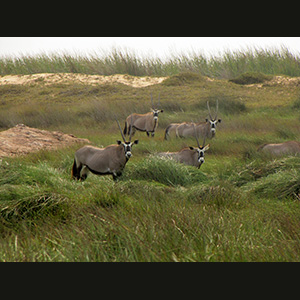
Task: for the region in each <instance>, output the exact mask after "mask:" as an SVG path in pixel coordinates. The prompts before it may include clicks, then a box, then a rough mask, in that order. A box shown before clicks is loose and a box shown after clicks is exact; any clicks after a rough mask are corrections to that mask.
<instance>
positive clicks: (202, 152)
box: [190, 144, 209, 165]
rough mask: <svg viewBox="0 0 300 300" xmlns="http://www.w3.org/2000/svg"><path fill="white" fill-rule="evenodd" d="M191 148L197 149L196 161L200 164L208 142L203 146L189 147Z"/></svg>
mask: <svg viewBox="0 0 300 300" xmlns="http://www.w3.org/2000/svg"><path fill="white" fill-rule="evenodd" d="M190 149H191V150H195V151H197V154H198V162H199V163H200V165H202V164H203V163H204V161H205V160H204V152H205V151H206V150H208V149H209V144H208V145H206V146H205V147H200V148H199V147H198V148H194V147H190Z"/></svg>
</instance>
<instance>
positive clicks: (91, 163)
mask: <svg viewBox="0 0 300 300" xmlns="http://www.w3.org/2000/svg"><path fill="white" fill-rule="evenodd" d="M116 121H117V123H118V126H119V129H120V132H121V135H122V138H123V141H124V142H121V141H119V140H118V141H117V143H118V144H117V145H109V146H107V147H105V148H97V147H93V146H84V147H82V148H80V149H79V150H77V151H76V153H75V159H74V163H73V168H72V178H74V179H78V180H79V179H80V180H85V179H86V178H87V175H88V172H89V171H91V172H92V173H94V174H96V175H112V176H113V179H114V180H116V179H117V178H118V176H121V175H122V171H123V169H124V167H125V165H126V163H127V161H128V160H129V158H130V157H131V148H132V145H133V144H137V143H138V140H135V141H134V142H133V143H131V135H130V137H129V142H126V140H125V137H124V135H123V133H122V129H121V127H120V124H119V122H118V120H116Z"/></svg>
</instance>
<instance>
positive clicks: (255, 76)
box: [229, 72, 273, 84]
mask: <svg viewBox="0 0 300 300" xmlns="http://www.w3.org/2000/svg"><path fill="white" fill-rule="evenodd" d="M272 78H273V76H271V75H265V74H263V73H260V72H257V73H256V72H249V73H243V74H241V75H239V76H238V77H236V78H233V79H229V81H230V82H233V83H237V84H253V83H264V82H265V81H269V80H271V79H272Z"/></svg>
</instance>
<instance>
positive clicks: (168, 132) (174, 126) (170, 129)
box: [165, 123, 182, 140]
mask: <svg viewBox="0 0 300 300" xmlns="http://www.w3.org/2000/svg"><path fill="white" fill-rule="evenodd" d="M181 124H182V123H171V124H169V125H168V126H167V128H166V130H165V140H168V139H169V138H170V136H171V135H174V136H177V133H176V129H177V127H178V126H179V125H181Z"/></svg>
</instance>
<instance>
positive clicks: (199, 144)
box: [191, 120, 200, 148]
mask: <svg viewBox="0 0 300 300" xmlns="http://www.w3.org/2000/svg"><path fill="white" fill-rule="evenodd" d="M191 121H192V124H193V128H194V134H195V138H196V141H197V145H198V147H199V148H200V144H199V140H198V137H197V132H196V127H195V124H194V122H193V120H191Z"/></svg>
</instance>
